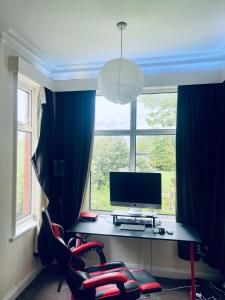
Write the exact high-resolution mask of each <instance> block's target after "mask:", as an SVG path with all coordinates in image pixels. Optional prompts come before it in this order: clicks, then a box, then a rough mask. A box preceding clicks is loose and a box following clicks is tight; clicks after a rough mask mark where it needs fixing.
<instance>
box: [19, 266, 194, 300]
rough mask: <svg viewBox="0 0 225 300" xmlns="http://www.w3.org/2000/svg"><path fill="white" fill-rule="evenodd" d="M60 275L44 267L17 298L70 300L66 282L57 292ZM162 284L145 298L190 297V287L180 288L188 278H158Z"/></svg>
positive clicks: (180, 298) (169, 298) (160, 299)
mask: <svg viewBox="0 0 225 300" xmlns="http://www.w3.org/2000/svg"><path fill="white" fill-rule="evenodd" d="M59 279H60V276H59V274H58V272H57V271H56V270H52V269H47V268H46V269H44V270H43V271H42V272H41V273H40V274H39V275H38V276H37V277H36V278H35V279H34V281H33V282H32V283H31V284H30V285H29V286H28V287H27V288H26V289H25V290H24V291H23V293H22V294H21V295H20V296H19V297H18V298H17V299H16V300H70V291H69V288H68V286H67V284H66V283H65V282H64V284H63V286H62V289H61V292H60V293H58V292H57V286H58V281H59ZM157 280H158V281H159V282H160V283H161V284H162V287H163V290H162V291H161V292H160V293H155V294H152V296H151V297H149V298H145V299H146V300H147V299H151V300H186V299H190V289H189V288H187V287H186V288H180V289H174V288H178V287H184V286H187V285H189V282H188V281H187V280H174V279H164V278H157Z"/></svg>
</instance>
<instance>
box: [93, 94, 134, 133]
mask: <svg viewBox="0 0 225 300" xmlns="http://www.w3.org/2000/svg"><path fill="white" fill-rule="evenodd" d="M129 128H130V104H126V105H121V104H115V103H112V102H110V101H108V100H107V99H105V98H104V97H96V107H95V129H101V130H105V129H129Z"/></svg>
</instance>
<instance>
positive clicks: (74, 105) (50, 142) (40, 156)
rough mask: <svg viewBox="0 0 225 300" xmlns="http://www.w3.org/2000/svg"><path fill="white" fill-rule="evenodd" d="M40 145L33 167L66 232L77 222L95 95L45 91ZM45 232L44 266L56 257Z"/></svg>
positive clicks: (41, 245)
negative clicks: (48, 247) (49, 247)
mask: <svg viewBox="0 0 225 300" xmlns="http://www.w3.org/2000/svg"><path fill="white" fill-rule="evenodd" d="M45 92H46V103H45V104H42V118H41V130H40V138H39V143H38V146H37V149H36V152H35V154H34V155H33V157H32V163H33V166H34V169H35V172H36V174H37V178H38V180H39V183H40V185H41V187H42V189H43V191H44V192H45V194H46V196H47V198H48V200H49V205H48V211H49V214H50V216H51V219H52V221H53V222H57V223H59V224H61V225H62V226H63V227H64V229H65V232H66V230H67V229H68V228H69V227H70V226H71V225H72V224H74V223H75V222H76V221H77V218H78V215H79V212H80V207H81V202H82V197H83V193H84V189H85V184H86V179H87V172H88V166H89V160H90V155H91V148H92V139H93V130H94V115H95V91H78V92H56V93H53V92H51V91H50V90H48V89H46V90H45ZM47 246H48V245H47V244H46V239H45V234H44V230H43V228H41V230H40V233H39V237H38V251H39V255H40V258H41V260H42V263H43V264H47V263H50V262H51V261H52V260H53V259H54V254H53V253H51V250H50V249H47Z"/></svg>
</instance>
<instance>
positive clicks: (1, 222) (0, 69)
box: [0, 43, 52, 299]
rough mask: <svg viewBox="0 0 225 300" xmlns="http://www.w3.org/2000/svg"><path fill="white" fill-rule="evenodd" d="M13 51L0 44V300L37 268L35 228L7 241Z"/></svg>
mask: <svg viewBox="0 0 225 300" xmlns="http://www.w3.org/2000/svg"><path fill="white" fill-rule="evenodd" d="M11 55H16V53H15V52H14V51H12V50H10V49H9V48H7V47H6V46H3V45H2V43H0V265H1V271H0V299H14V297H15V296H16V295H18V293H19V292H20V291H21V289H23V288H24V286H26V284H27V283H28V282H29V281H30V280H32V279H33V278H34V276H36V274H37V273H38V272H39V271H40V263H39V259H38V258H35V257H34V256H33V251H34V237H35V229H32V230H30V231H28V232H26V233H24V234H23V235H21V236H19V237H18V238H17V239H15V240H13V241H10V238H11V229H12V211H13V207H12V203H13V201H12V197H13V190H12V187H13V159H12V158H13V100H14V99H13V92H14V91H13V81H14V78H15V74H13V73H12V72H9V71H8V57H9V56H11ZM22 69H23V70H22V71H23V73H24V75H30V77H31V79H33V80H34V81H36V82H39V83H42V84H45V85H47V86H48V87H51V88H52V83H51V81H50V80H48V79H47V78H45V76H43V75H42V74H40V73H39V72H37V71H35V70H34V69H33V68H32V67H30V66H26V63H24V66H23V67H22Z"/></svg>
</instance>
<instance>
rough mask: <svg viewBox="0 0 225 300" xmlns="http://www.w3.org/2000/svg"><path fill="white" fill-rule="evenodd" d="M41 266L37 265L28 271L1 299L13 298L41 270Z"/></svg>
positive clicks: (13, 299)
mask: <svg viewBox="0 0 225 300" xmlns="http://www.w3.org/2000/svg"><path fill="white" fill-rule="evenodd" d="M42 269H43V267H42V266H39V267H37V268H36V269H34V270H33V271H32V272H30V273H29V274H28V275H27V276H26V277H25V278H24V279H23V280H22V281H21V282H19V283H18V284H17V286H15V287H14V288H13V289H12V290H11V291H10V292H9V293H8V294H6V296H4V297H3V299H2V300H15V299H16V298H17V297H18V296H19V295H20V294H21V293H22V292H23V291H24V290H25V288H26V287H27V286H28V285H29V284H30V283H31V281H33V280H34V278H35V277H36V276H37V275H38V274H39V273H40V272H41V270H42Z"/></svg>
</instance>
